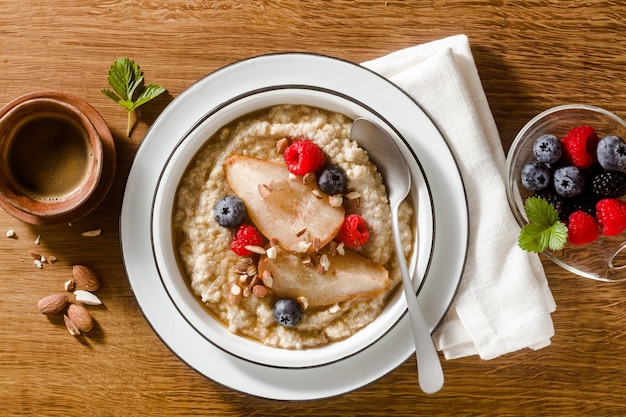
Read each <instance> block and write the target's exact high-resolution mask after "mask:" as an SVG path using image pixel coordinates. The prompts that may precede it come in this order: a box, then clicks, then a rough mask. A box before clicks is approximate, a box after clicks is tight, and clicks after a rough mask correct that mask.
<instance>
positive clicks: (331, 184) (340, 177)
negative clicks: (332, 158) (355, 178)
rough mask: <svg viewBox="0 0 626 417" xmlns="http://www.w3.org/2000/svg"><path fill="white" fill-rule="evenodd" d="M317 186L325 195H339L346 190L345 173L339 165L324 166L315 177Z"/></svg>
mask: <svg viewBox="0 0 626 417" xmlns="http://www.w3.org/2000/svg"><path fill="white" fill-rule="evenodd" d="M317 185H318V187H320V190H322V191H323V192H325V193H326V194H331V195H333V194H341V193H343V192H344V190H345V189H346V172H345V171H344V170H343V168H341V167H340V166H339V165H326V166H325V167H324V168H322V170H321V171H320V172H319V174H318V176H317Z"/></svg>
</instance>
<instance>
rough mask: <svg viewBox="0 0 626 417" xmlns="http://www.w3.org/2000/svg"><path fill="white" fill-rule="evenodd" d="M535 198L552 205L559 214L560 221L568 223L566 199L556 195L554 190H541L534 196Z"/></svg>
mask: <svg viewBox="0 0 626 417" xmlns="http://www.w3.org/2000/svg"><path fill="white" fill-rule="evenodd" d="M533 197H538V198H542V199H544V200H546V201H547V202H548V203H550V204H552V205H553V206H554V208H555V209H556V211H558V212H559V220H561V221H563V222H564V221H566V220H567V218H568V217H569V214H570V212H569V210H567V207H566V203H565V201H564V198H563V197H561V196H560V195H558V194H557V193H555V192H554V191H553V190H540V191H537V192H536V193H534V194H533Z"/></svg>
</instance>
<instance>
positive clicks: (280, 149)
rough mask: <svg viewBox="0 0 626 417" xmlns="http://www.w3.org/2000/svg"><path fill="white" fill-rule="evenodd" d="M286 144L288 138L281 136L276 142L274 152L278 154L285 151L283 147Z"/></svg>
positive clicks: (285, 147) (285, 146)
mask: <svg viewBox="0 0 626 417" xmlns="http://www.w3.org/2000/svg"><path fill="white" fill-rule="evenodd" d="M287 146H289V139H287V138H282V139H281V140H279V141H278V142H276V152H277V153H278V154H279V155H282V154H283V153H285V149H287Z"/></svg>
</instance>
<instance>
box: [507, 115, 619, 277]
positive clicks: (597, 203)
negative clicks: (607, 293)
mask: <svg viewBox="0 0 626 417" xmlns="http://www.w3.org/2000/svg"><path fill="white" fill-rule="evenodd" d="M555 139H556V140H555ZM529 172H531V173H532V174H534V175H535V177H533V176H532V175H530V174H529ZM537 176H538V177H539V178H540V179H539V180H537V178H538V177H537ZM529 179H533V180H534V182H530V184H527V183H529ZM538 182H544V183H545V184H544V183H542V184H541V185H540V186H538V185H537V183H538ZM528 185H530V186H528ZM506 192H507V198H508V202H509V206H510V208H511V211H512V212H513V215H514V217H515V218H516V220H517V222H518V223H519V225H520V226H521V227H522V231H521V232H520V239H519V242H520V247H521V248H523V249H524V250H528V251H531V252H542V253H544V254H545V255H546V256H547V257H548V258H549V259H551V260H552V261H553V262H555V263H556V264H557V265H559V266H561V267H563V268H565V269H566V270H568V271H570V272H573V273H575V274H577V275H580V276H583V277H586V278H591V279H595V280H599V281H622V280H626V250H624V249H626V122H624V121H623V120H622V119H621V118H619V117H618V116H616V115H615V114H613V113H611V112H609V111H607V110H604V109H601V108H599V107H595V106H589V105H582V104H570V105H562V106H557V107H554V108H551V109H548V110H546V111H544V112H542V113H541V114H539V115H537V116H536V117H534V118H533V119H532V120H530V121H529V122H528V123H527V124H526V125H525V126H524V127H523V128H522V129H521V130H520V132H519V133H518V135H517V136H516V138H515V140H514V141H513V144H512V145H511V148H510V150H509V153H508V156H507V182H506Z"/></svg>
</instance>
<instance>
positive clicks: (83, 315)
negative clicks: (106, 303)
mask: <svg viewBox="0 0 626 417" xmlns="http://www.w3.org/2000/svg"><path fill="white" fill-rule="evenodd" d="M67 316H68V317H69V319H70V320H72V322H73V323H74V324H75V325H76V327H78V329H79V330H80V331H81V332H85V333H86V332H88V331H89V330H91V329H92V328H93V318H92V317H91V314H89V311H87V309H86V308H85V307H83V306H82V305H80V304H70V305H69V307H68V308H67Z"/></svg>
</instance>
